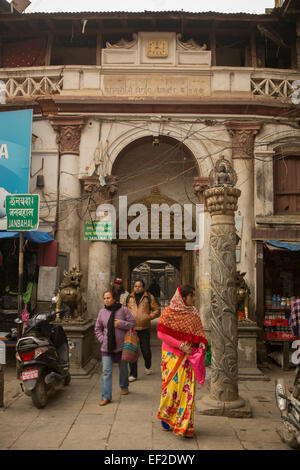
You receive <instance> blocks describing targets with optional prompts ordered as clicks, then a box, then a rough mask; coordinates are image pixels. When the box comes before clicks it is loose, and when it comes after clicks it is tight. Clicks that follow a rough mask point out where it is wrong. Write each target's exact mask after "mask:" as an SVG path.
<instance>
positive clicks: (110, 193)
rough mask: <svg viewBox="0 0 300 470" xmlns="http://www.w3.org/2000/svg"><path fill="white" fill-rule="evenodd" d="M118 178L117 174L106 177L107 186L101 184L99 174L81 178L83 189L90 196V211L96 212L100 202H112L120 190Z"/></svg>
mask: <svg viewBox="0 0 300 470" xmlns="http://www.w3.org/2000/svg"><path fill="white" fill-rule="evenodd" d="M118 180H119V178H118V177H117V176H112V175H108V176H106V177H105V186H101V184H100V181H99V178H98V177H97V176H83V177H82V178H81V182H82V184H83V191H84V192H86V193H87V194H88V195H89V196H90V201H89V202H90V211H92V212H95V211H96V209H97V206H99V205H100V204H103V203H107V204H108V203H110V202H111V200H112V198H113V197H114V196H115V195H116V194H117V191H118Z"/></svg>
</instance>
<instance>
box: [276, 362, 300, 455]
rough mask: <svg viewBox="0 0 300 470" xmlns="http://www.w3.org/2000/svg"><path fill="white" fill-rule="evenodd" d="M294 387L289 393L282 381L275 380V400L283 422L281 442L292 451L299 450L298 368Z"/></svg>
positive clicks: (299, 405)
mask: <svg viewBox="0 0 300 470" xmlns="http://www.w3.org/2000/svg"><path fill="white" fill-rule="evenodd" d="M294 385H295V387H294V390H293V391H289V390H287V387H286V384H285V381H284V379H277V380H276V381H275V398H276V402H277V406H278V408H279V410H280V414H281V418H282V420H283V429H282V437H283V440H284V441H285V442H286V443H287V445H288V446H289V447H291V448H292V449H300V366H298V371H297V374H296V379H295V383H294Z"/></svg>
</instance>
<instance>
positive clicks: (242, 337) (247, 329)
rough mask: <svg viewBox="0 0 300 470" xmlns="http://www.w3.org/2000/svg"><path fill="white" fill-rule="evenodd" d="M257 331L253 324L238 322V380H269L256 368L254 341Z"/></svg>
mask: <svg viewBox="0 0 300 470" xmlns="http://www.w3.org/2000/svg"><path fill="white" fill-rule="evenodd" d="M259 330H260V328H258V326H257V325H256V323H254V322H247V321H239V322H238V379H239V380H270V379H269V378H268V377H266V376H265V375H264V374H263V373H262V372H261V371H260V370H259V369H258V368H257V354H256V340H257V334H258V331H259Z"/></svg>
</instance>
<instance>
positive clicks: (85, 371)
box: [63, 320, 97, 378]
mask: <svg viewBox="0 0 300 470" xmlns="http://www.w3.org/2000/svg"><path fill="white" fill-rule="evenodd" d="M94 327H95V322H94V320H87V321H85V322H83V323H71V322H70V323H63V328H64V331H65V333H66V335H67V338H68V343H69V354H70V373H71V376H72V377H76V378H90V376H91V373H92V372H93V370H94V368H95V366H96V363H97V360H96V358H95V357H94V354H93V343H94V336H95V333H94Z"/></svg>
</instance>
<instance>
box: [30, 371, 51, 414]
mask: <svg viewBox="0 0 300 470" xmlns="http://www.w3.org/2000/svg"><path fill="white" fill-rule="evenodd" d="M31 399H32V403H33V404H34V406H35V407H36V408H44V407H45V406H46V405H47V403H48V395H47V386H46V384H45V380H44V376H43V375H42V376H41V377H39V379H38V381H37V384H36V387H35V389H34V390H32V392H31Z"/></svg>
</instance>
